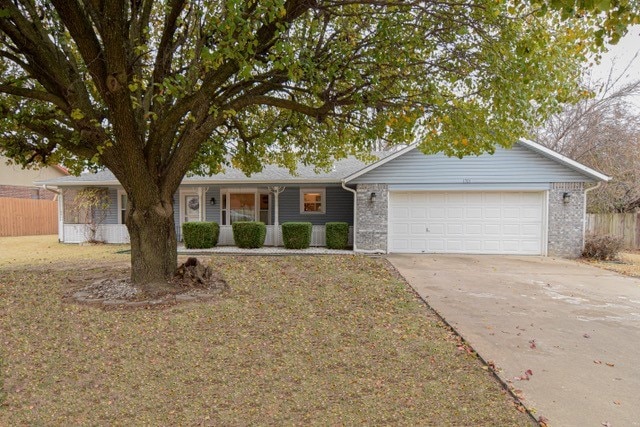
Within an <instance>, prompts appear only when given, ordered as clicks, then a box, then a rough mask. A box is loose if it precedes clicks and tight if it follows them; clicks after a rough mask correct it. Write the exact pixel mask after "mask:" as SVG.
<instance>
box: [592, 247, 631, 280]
mask: <svg viewBox="0 0 640 427" xmlns="http://www.w3.org/2000/svg"><path fill="white" fill-rule="evenodd" d="M588 262H589V263H590V264H591V265H595V266H596V267H600V268H604V269H606V270H611V271H615V272H617V273H620V274H624V275H626V276H633V277H640V251H629V252H621V253H620V260H619V261H588Z"/></svg>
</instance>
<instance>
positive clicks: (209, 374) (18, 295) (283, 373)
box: [0, 238, 530, 426]
mask: <svg viewBox="0 0 640 427" xmlns="http://www.w3.org/2000/svg"><path fill="white" fill-rule="evenodd" d="M6 242H7V240H6V239H4V238H0V247H2V248H3V251H4V248H5V247H7V246H5V245H6ZM14 247H15V246H14ZM59 248H62V250H64V251H67V252H68V253H67V255H68V259H69V260H68V261H61V260H60V259H59V257H57V256H55V255H52V254H49V255H45V254H37V256H35V258H36V259H37V260H38V261H36V262H35V265H33V264H30V262H33V260H30V259H27V258H26V257H22V256H17V255H18V254H16V253H14V254H13V255H12V256H11V257H7V256H6V255H3V256H0V322H1V323H0V339H1V340H2V350H0V351H1V354H2V360H1V361H0V369H1V371H0V373H1V375H2V378H3V380H4V392H5V395H4V403H3V404H2V406H1V407H0V425H12V426H13V425H193V426H201V425H203V426H209V425H211V426H219V425H307V424H311V425H360V424H386V425H492V426H493V425H500V426H506V425H528V424H530V420H529V419H528V418H527V416H526V415H525V414H522V413H520V412H518V411H517V410H516V408H515V406H514V404H513V402H512V401H511V400H510V398H509V397H508V395H506V394H505V393H504V392H503V391H502V389H501V387H500V385H499V384H498V383H497V382H496V381H495V380H494V379H493V377H492V376H491V375H490V374H489V373H488V372H487V371H486V370H485V369H483V366H482V364H481V363H480V362H479V361H478V360H477V359H476V358H475V357H473V356H471V355H469V354H467V353H466V352H465V351H460V350H458V348H457V345H456V340H455V337H453V335H452V333H451V332H450V331H449V329H448V328H447V327H446V326H445V325H443V323H442V322H441V321H440V320H439V319H438V318H437V317H436V316H435V315H434V313H433V312H431V311H430V310H429V309H428V308H426V307H425V306H424V305H423V304H422V303H421V302H420V301H419V300H418V299H417V298H416V297H415V296H414V294H413V293H412V292H411V291H410V290H409V289H408V288H407V287H406V285H405V284H404V283H403V282H402V281H400V280H398V279H397V278H396V277H395V276H394V275H393V274H392V273H390V272H389V271H388V270H387V264H386V261H384V260H381V259H372V258H366V257H362V256H340V257H336V256H334V257H330V256H324V257H227V256H225V257H223V256H215V257H213V258H212V259H211V262H212V264H213V266H214V267H215V268H216V269H219V270H220V271H221V272H222V274H223V276H224V277H225V279H226V280H227V282H228V283H229V285H230V286H231V293H230V294H229V295H227V296H226V297H225V298H221V299H219V300H217V301H213V302H206V303H187V304H181V305H176V306H173V307H169V308H165V309H151V310H150V309H138V310H133V309H128V310H103V309H99V308H94V307H89V306H81V305H76V304H72V303H65V302H63V299H62V297H63V296H64V295H65V294H67V293H68V292H69V291H70V290H72V289H77V288H78V287H81V286H82V285H84V284H85V283H86V281H87V280H89V279H98V278H102V277H106V276H110V275H111V276H112V275H114V274H117V275H123V274H126V272H127V261H128V255H122V254H115V253H114V252H115V251H116V250H117V248H114V247H112V246H91V247H78V246H75V247H73V246H68V245H58V244H52V245H51V247H50V248H49V250H50V251H53V252H56V251H58V250H59ZM14 252H15V251H14ZM44 252H46V251H44ZM81 254H84V255H82V256H81ZM7 258H10V260H7ZM0 399H2V393H0Z"/></svg>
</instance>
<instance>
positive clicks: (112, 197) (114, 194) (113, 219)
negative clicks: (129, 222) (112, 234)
mask: <svg viewBox="0 0 640 427" xmlns="http://www.w3.org/2000/svg"><path fill="white" fill-rule="evenodd" d="M107 195H108V196H109V207H108V208H107V209H106V212H105V214H106V216H105V220H104V222H103V224H117V223H118V189H117V188H115V187H110V188H108V189H107Z"/></svg>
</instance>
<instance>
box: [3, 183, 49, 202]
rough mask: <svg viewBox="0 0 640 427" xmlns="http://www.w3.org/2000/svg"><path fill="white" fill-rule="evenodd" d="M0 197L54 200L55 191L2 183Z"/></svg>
mask: <svg viewBox="0 0 640 427" xmlns="http://www.w3.org/2000/svg"><path fill="white" fill-rule="evenodd" d="M0 197H11V198H15V199H40V200H53V198H54V197H55V193H53V192H51V191H47V190H45V189H43V188H37V187H23V186H19V185H0Z"/></svg>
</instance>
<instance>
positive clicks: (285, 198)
mask: <svg viewBox="0 0 640 427" xmlns="http://www.w3.org/2000/svg"><path fill="white" fill-rule="evenodd" d="M323 187H324V188H325V191H326V196H327V200H326V204H327V205H326V212H325V213H324V214H302V213H300V188H323ZM288 221H304V222H310V223H312V224H313V225H324V224H325V223H327V222H332V221H343V222H348V223H349V224H350V225H353V194H352V193H350V192H349V191H346V190H345V189H343V188H341V187H325V186H322V185H315V184H314V185H309V186H304V187H287V189H286V190H284V191H283V192H282V193H281V194H280V224H282V223H284V222H288Z"/></svg>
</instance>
